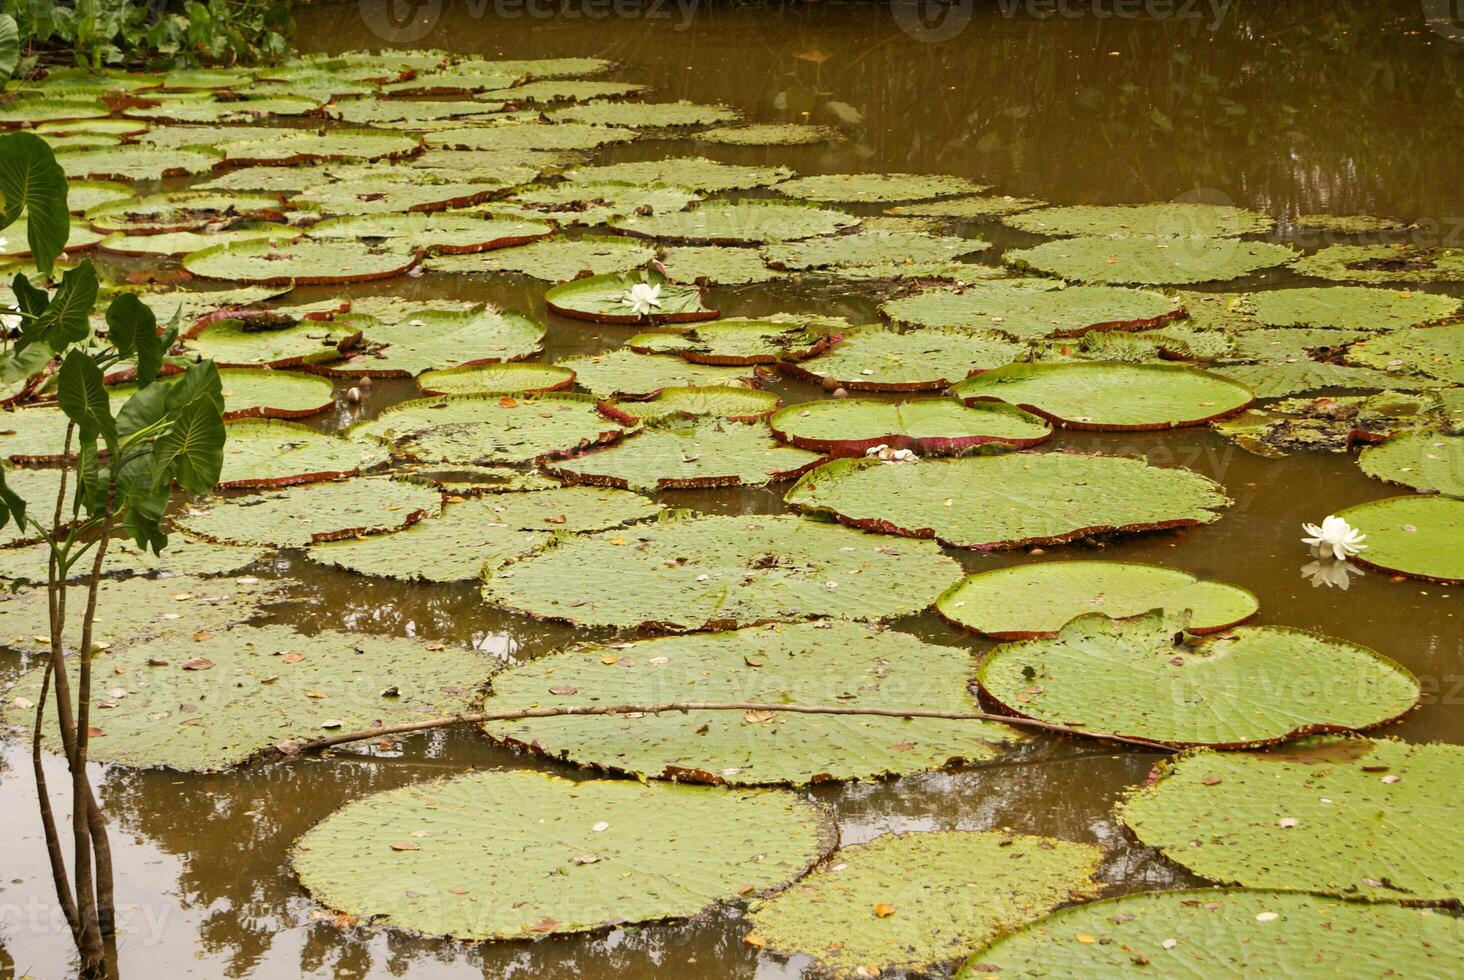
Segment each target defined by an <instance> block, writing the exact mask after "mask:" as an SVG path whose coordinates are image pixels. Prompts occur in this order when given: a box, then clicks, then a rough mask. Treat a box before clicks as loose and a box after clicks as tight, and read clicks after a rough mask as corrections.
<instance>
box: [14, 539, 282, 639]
mask: <svg viewBox="0 0 1464 980" xmlns="http://www.w3.org/2000/svg"><path fill="white" fill-rule="evenodd" d="M268 554H269V552H268V551H267V550H266V549H263V548H238V547H234V546H233V545H226V544H215V543H214V542H212V541H195V540H193V539H191V538H187V537H184V536H183V535H181V534H176V533H174V534H169V535H168V544H167V547H165V548H164V549H163V552H162V554H160V555H159V554H154V553H153V552H152V551H151V550H150V549H148V548H139V547H137V545H136V544H134V543H133V542H131V541H128V540H126V539H125V538H113V539H112V541H111V542H110V543H109V544H108V545H107V555H106V563H105V564H104V565H103V568H102V573H103V574H104V575H108V576H114V575H116V574H117V573H118V572H121V573H123V574H124V575H147V574H158V575H164V576H168V577H170V578H173V577H177V576H179V575H192V576H199V575H227V574H230V573H232V572H237V571H239V570H240V569H242V568H244V567H245V566H247V565H252V564H254V563H255V562H257V561H259V560H261V559H263V558H264V557H265V556H266V555H268ZM50 558H51V546H50V545H49V544H47V543H46V542H44V541H42V542H40V543H38V544H32V545H23V546H21V547H18V548H0V580H4V581H5V582H7V583H11V582H40V583H44V582H45V581H46V579H47V576H48V575H49V564H50ZM71 572H72V574H71V578H72V579H73V580H77V579H81V578H84V577H86V576H87V575H89V574H91V565H90V564H89V563H87V562H81V563H80V564H79V565H75V566H73V567H72V570H71ZM8 587H9V586H8V585H7V588H8ZM43 632H49V631H48V630H43ZM37 635H40V634H37Z"/></svg>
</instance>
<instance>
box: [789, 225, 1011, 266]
mask: <svg viewBox="0 0 1464 980" xmlns="http://www.w3.org/2000/svg"><path fill="white" fill-rule="evenodd" d="M990 247H991V243H989V242H983V241H982V240H980V239H979V238H956V237H953V236H941V235H927V234H921V233H918V232H892V231H860V232H855V233H853V234H849V235H828V236H825V237H822V238H810V239H806V240H804V241H797V242H774V243H773V244H771V245H767V246H764V247H763V249H762V256H763V259H764V261H766V262H767V263H768V264H769V265H771V266H772V267H773V268H775V269H787V270H793V271H806V270H810V269H829V268H831V267H832V268H844V267H855V268H861V267H868V266H883V265H888V264H894V265H903V264H907V263H908V264H917V265H920V264H929V263H941V262H951V261H954V260H955V259H956V258H958V257H959V256H962V255H969V254H971V253H972V252H982V251H985V250H986V249H988V248H990Z"/></svg>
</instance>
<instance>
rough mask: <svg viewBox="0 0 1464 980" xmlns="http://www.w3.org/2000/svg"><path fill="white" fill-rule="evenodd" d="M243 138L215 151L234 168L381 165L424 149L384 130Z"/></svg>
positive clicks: (336, 130)
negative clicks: (331, 163) (347, 163)
mask: <svg viewBox="0 0 1464 980" xmlns="http://www.w3.org/2000/svg"><path fill="white" fill-rule="evenodd" d="M239 136H240V138H238V139H233V140H227V141H225V142H222V143H218V144H216V145H215V147H214V149H215V150H217V151H218V152H219V153H222V154H223V155H224V159H225V160H226V161H228V163H229V165H230V166H257V165H273V164H284V165H288V166H297V165H300V164H307V163H322V162H325V161H328V160H365V161H371V162H380V161H389V160H394V159H398V158H401V157H406V156H410V155H411V154H413V153H416V152H417V151H418V150H419V149H421V146H422V144H421V142H420V141H419V140H418V139H417V137H415V136H411V135H409V134H407V133H393V132H391V131H389V130H384V129H342V128H339V127H335V128H331V129H327V130H321V131H320V132H311V131H310V130H303V129H302V130H296V131H295V132H293V133H291V134H290V135H289V136H286V137H284V138H282V139H267V140H261V139H250V138H249V131H248V130H247V129H241V130H240V131H239Z"/></svg>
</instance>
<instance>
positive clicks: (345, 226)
mask: <svg viewBox="0 0 1464 980" xmlns="http://www.w3.org/2000/svg"><path fill="white" fill-rule="evenodd" d="M553 230H554V226H553V225H550V224H548V223H546V222H542V221H526V220H524V219H521V218H494V217H491V216H488V215H477V214H456V213H442V212H438V213H435V214H424V213H421V212H415V213H408V214H360V215H351V216H349V217H344V218H332V219H330V220H327V221H322V222H320V223H319V224H316V225H312V226H311V227H310V230H309V235H310V237H311V238H315V239H327V240H329V239H338V238H344V239H386V240H388V241H392V242H399V243H400V244H401V246H402V247H404V248H419V249H428V250H431V251H434V252H445V253H450V254H453V253H463V252H486V251H489V250H491V249H498V248H505V247H509V246H514V245H523V244H525V243H527V242H532V241H535V240H537V239H540V238H545V237H547V236H548V235H549V234H550V233H551V232H553Z"/></svg>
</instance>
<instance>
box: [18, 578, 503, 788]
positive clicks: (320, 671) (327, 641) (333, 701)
mask: <svg viewBox="0 0 1464 980" xmlns="http://www.w3.org/2000/svg"><path fill="white" fill-rule="evenodd" d="M165 581H167V580H165ZM174 587H175V588H176V585H175V586H174ZM492 663H493V661H491V660H489V659H488V658H487V657H485V656H483V655H482V654H480V653H478V652H477V651H474V650H469V649H452V650H445V649H443V648H442V645H441V644H437V643H430V644H425V645H424V644H423V643H422V642H420V641H417V640H406V639H397V638H394V637H384V636H367V635H365V634H361V633H355V632H352V633H336V632H333V631H329V630H328V631H325V632H322V633H317V634H315V635H313V636H305V635H303V634H300V633H296V632H295V631H294V630H290V629H286V628H284V627H280V626H255V627H236V628H234V629H231V630H230V631H229V632H227V633H221V634H220V635H218V636H211V635H209V634H208V633H207V632H206V631H205V632H203V633H199V634H196V635H195V636H194V638H193V639H192V640H179V639H176V638H173V639H164V640H157V641H154V642H151V643H143V644H132V645H129V646H128V647H126V648H125V649H123V650H120V651H113V652H108V653H104V654H102V655H100V656H99V657H98V658H97V662H96V667H97V669H99V670H104V671H105V672H106V675H107V680H106V684H107V686H108V687H109V690H108V693H107V696H106V701H105V704H104V705H99V706H104V707H106V708H107V710H106V711H98V712H95V713H94V714H93V718H94V719H95V720H96V721H97V723H98V726H99V731H98V732H95V733H93V734H92V737H91V745H90V750H89V751H90V755H91V756H92V758H95V759H96V760H97V761H99V762H111V763H114V764H117V765H123V766H131V767H135V768H154V767H165V768H169V769H182V770H187V771H195V772H200V771H202V772H207V771H217V770H220V769H226V768H228V767H230V766H234V765H238V764H239V763H241V762H245V761H247V760H248V759H249V758H250V757H251V756H253V755H255V754H257V753H259V752H261V751H263V750H265V749H268V748H270V747H271V746H272V745H275V744H277V743H280V742H284V741H288V740H289V739H292V738H309V737H311V736H314V735H319V734H321V733H322V729H325V730H333V729H338V728H348V729H349V728H360V727H363V726H366V725H376V724H382V723H387V724H389V723H391V722H393V721H398V722H405V721H411V720H413V719H415V718H420V717H422V715H423V714H424V713H425V714H428V715H440V714H452V713H454V712H459V711H465V710H467V708H468V707H469V705H470V704H471V703H472V701H473V700H474V698H475V696H476V692H477V690H478V689H479V688H481V687H482V686H483V684H484V682H485V681H486V680H487V677H488V674H489V673H490V672H491V670H492ZM72 669H73V670H74V669H75V668H74V667H73V668H72ZM40 682H41V671H40V669H39V668H38V669H36V670H34V671H32V672H31V673H30V674H28V675H26V676H25V677H23V678H22V679H21V681H20V689H21V690H25V691H30V690H37V691H38V690H39V687H40ZM12 720H16V719H12Z"/></svg>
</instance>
